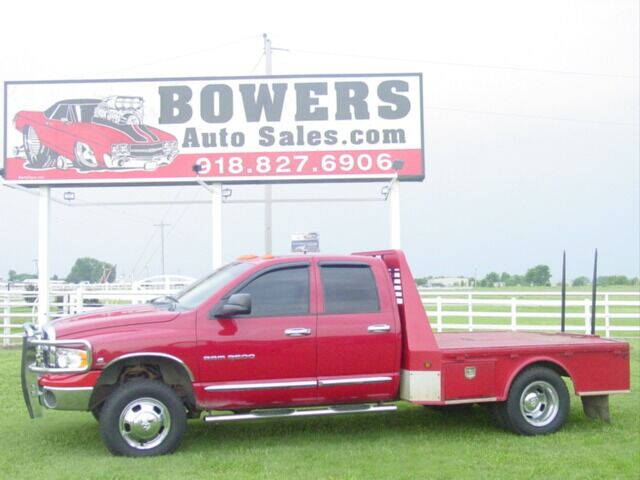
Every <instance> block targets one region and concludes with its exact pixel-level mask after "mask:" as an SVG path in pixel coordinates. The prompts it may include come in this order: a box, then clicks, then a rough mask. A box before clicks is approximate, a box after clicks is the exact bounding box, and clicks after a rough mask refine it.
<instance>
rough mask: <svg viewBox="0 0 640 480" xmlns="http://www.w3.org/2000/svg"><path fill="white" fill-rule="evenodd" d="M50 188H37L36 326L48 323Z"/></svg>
mask: <svg viewBox="0 0 640 480" xmlns="http://www.w3.org/2000/svg"><path fill="white" fill-rule="evenodd" d="M50 207H51V187H39V199H38V325H44V324H45V323H47V322H48V321H49V223H50V222H49V210H50Z"/></svg>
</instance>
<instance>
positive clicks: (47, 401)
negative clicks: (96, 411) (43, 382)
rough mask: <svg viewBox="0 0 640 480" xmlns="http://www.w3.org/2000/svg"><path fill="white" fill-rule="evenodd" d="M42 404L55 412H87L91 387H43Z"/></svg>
mask: <svg viewBox="0 0 640 480" xmlns="http://www.w3.org/2000/svg"><path fill="white" fill-rule="evenodd" d="M41 391H42V395H41V396H40V399H41V401H42V404H43V405H44V406H45V407H47V408H51V409H55V410H81V411H87V410H89V400H91V394H92V393H93V387H43V388H42V389H41Z"/></svg>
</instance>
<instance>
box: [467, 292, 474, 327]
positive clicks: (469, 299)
mask: <svg viewBox="0 0 640 480" xmlns="http://www.w3.org/2000/svg"><path fill="white" fill-rule="evenodd" d="M472 302H473V297H472V295H471V294H469V295H467V312H468V313H469V331H470V332H473V303H472Z"/></svg>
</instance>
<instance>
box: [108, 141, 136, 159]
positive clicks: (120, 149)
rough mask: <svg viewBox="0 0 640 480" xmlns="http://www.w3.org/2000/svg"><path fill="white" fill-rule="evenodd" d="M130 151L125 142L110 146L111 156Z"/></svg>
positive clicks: (127, 153) (126, 153)
mask: <svg viewBox="0 0 640 480" xmlns="http://www.w3.org/2000/svg"><path fill="white" fill-rule="evenodd" d="M130 151H131V147H130V146H129V144H127V143H116V144H114V145H113V146H112V147H111V154H112V155H113V156H117V155H129V152H130Z"/></svg>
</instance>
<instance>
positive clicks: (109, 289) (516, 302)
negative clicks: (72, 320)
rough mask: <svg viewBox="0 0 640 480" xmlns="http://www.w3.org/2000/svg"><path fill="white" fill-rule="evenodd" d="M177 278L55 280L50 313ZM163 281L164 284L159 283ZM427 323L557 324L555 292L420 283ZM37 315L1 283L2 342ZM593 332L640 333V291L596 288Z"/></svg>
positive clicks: (575, 302)
mask: <svg viewBox="0 0 640 480" xmlns="http://www.w3.org/2000/svg"><path fill="white" fill-rule="evenodd" d="M182 286H183V285H178V284H170V285H168V284H166V283H163V284H161V285H155V284H145V285H136V284H106V285H80V286H78V285H75V286H69V285H59V286H58V285H56V286H54V287H53V289H52V292H51V297H52V298H51V316H52V317H54V318H55V317H59V316H63V315H70V314H75V313H80V312H84V311H87V310H90V309H95V308H98V307H102V306H115V305H130V304H139V303H144V302H146V301H148V300H150V299H152V298H155V297H159V296H162V295H171V294H174V293H176V291H177V290H179V289H180V288H181V287H182ZM162 287H168V288H162ZM420 296H421V298H422V303H423V304H424V306H425V308H426V310H427V313H428V315H429V319H430V322H431V325H432V327H434V328H435V330H437V331H438V332H442V331H444V330H468V331H470V332H471V331H475V330H514V331H516V330H535V331H559V330H560V305H561V303H560V293H559V292H549V291H542V292H533V291H500V290H496V291H470V290H450V291H445V290H438V289H421V290H420ZM566 306H567V313H566V319H567V320H566V330H567V331H568V332H577V333H586V334H588V333H589V332H590V330H591V295H590V292H586V291H583V292H575V291H572V292H567V303H566ZM36 318H37V292H35V291H30V290H26V289H25V288H19V289H11V290H7V289H6V287H5V289H0V319H2V324H1V325H0V339H1V340H2V345H3V346H9V345H14V344H17V343H19V341H20V339H21V337H22V326H23V324H24V323H27V322H35V321H36ZM596 333H598V334H600V335H602V334H604V336H606V337H610V336H639V334H640V293H638V292H629V291H626V292H621V291H606V292H601V293H599V294H598V301H597V308H596Z"/></svg>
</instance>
